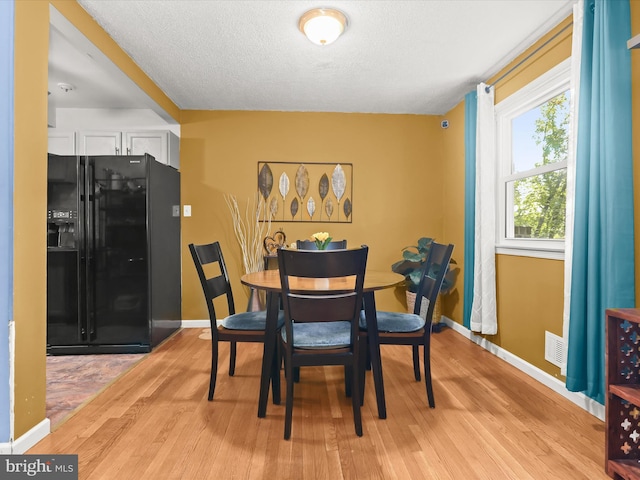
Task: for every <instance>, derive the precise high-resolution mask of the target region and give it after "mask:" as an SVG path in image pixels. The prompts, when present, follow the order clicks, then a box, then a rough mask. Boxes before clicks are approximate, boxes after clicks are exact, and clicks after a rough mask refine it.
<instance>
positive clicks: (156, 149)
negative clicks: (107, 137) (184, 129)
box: [125, 131, 180, 169]
mask: <svg viewBox="0 0 640 480" xmlns="http://www.w3.org/2000/svg"><path fill="white" fill-rule="evenodd" d="M125 145H126V155H142V154H145V153H148V154H149V155H151V156H153V157H154V158H155V159H156V160H158V161H159V162H161V163H165V164H167V165H170V166H172V167H173V168H176V169H177V168H179V167H180V145H179V138H178V136H177V135H175V134H174V133H173V132H170V131H145V132H125Z"/></svg>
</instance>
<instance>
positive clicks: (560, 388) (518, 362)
mask: <svg viewBox="0 0 640 480" xmlns="http://www.w3.org/2000/svg"><path fill="white" fill-rule="evenodd" d="M442 321H443V322H444V323H446V324H447V326H448V327H450V328H451V329H452V330H455V331H456V332H457V333H459V334H460V335H463V336H464V337H466V338H468V339H469V340H471V341H472V342H474V343H476V344H478V345H480V346H481V347H482V348H484V349H485V350H487V351H488V352H490V353H493V354H494V355H495V356H496V357H498V358H501V359H502V360H504V361H505V362H507V363H509V364H510V365H513V366H514V367H516V368H517V369H518V370H520V371H522V372H524V373H526V374H527V375H529V376H530V377H532V378H534V379H536V380H537V381H539V382H540V383H542V384H543V385H545V386H547V387H549V388H550V389H551V390H553V391H554V392H556V393H558V394H560V395H562V396H563V397H565V398H566V399H568V400H569V401H571V402H573V403H575V404H576V405H578V406H579V407H580V408H582V409H584V410H586V411H587V412H589V413H590V414H591V415H593V416H595V417H597V418H599V419H600V420H602V421H604V405H601V404H600V403H598V402H596V401H595V400H593V399H591V398H589V397H587V396H586V395H584V394H583V393H577V392H570V391H569V390H567V387H566V386H565V384H564V383H562V382H561V381H560V380H558V379H557V378H555V377H553V376H551V375H549V374H548V373H547V372H545V371H543V370H540V369H539V368H538V367H536V366H534V365H531V364H530V363H528V362H525V361H524V360H523V359H521V358H520V357H517V356H516V355H514V354H513V353H511V352H508V351H507V350H505V349H504V348H502V347H499V346H498V345H496V344H494V343H491V342H490V341H488V340H487V339H486V338H484V337H482V336H480V335H476V334H474V333H473V332H472V331H471V330H469V329H468V328H466V327H464V326H462V325H460V324H459V323H457V322H454V321H453V320H451V319H450V318H447V317H445V316H444V315H443V316H442Z"/></svg>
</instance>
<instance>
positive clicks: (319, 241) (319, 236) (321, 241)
mask: <svg viewBox="0 0 640 480" xmlns="http://www.w3.org/2000/svg"><path fill="white" fill-rule="evenodd" d="M311 239H312V240H313V241H315V242H316V247H318V250H325V249H326V248H327V245H329V242H330V241H331V237H330V236H329V233H328V232H317V233H314V234H313V235H311Z"/></svg>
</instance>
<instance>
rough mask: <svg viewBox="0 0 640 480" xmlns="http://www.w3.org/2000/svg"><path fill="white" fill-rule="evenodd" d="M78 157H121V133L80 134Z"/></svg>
mask: <svg viewBox="0 0 640 480" xmlns="http://www.w3.org/2000/svg"><path fill="white" fill-rule="evenodd" d="M79 143H80V145H79V149H78V150H79V151H78V154H79V155H122V133H121V132H97V131H96V132H80V142H79Z"/></svg>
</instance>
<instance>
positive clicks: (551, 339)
mask: <svg viewBox="0 0 640 480" xmlns="http://www.w3.org/2000/svg"><path fill="white" fill-rule="evenodd" d="M544 359H545V360H546V361H547V362H551V363H553V364H554V365H555V366H557V367H560V368H562V367H564V366H565V364H566V363H567V359H566V352H565V348H564V340H563V339H562V337H559V336H557V335H554V334H553V333H551V332H544Z"/></svg>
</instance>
